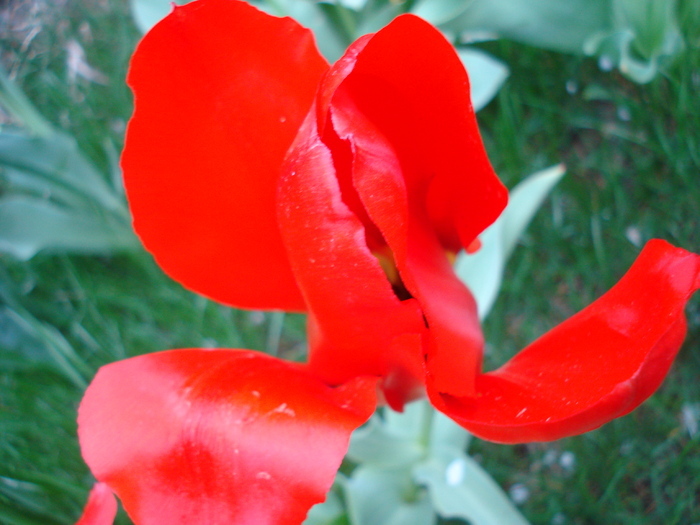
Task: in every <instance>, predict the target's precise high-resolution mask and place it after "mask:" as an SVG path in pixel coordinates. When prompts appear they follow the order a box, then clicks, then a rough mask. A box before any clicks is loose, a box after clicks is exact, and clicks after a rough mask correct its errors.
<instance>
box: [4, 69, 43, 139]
mask: <svg viewBox="0 0 700 525" xmlns="http://www.w3.org/2000/svg"><path fill="white" fill-rule="evenodd" d="M0 105H1V106H2V107H4V108H5V109H6V110H7V111H9V112H10V114H11V115H12V116H14V117H15V118H16V119H17V120H19V121H20V122H21V123H22V124H24V125H25V126H26V127H27V129H29V131H30V132H31V133H32V134H34V135H37V136H47V135H50V134H51V133H53V128H52V126H51V124H50V123H49V122H48V121H47V120H46V119H44V117H42V116H41V114H40V113H39V112H38V111H37V110H36V108H35V107H34V106H33V105H32V103H31V102H30V101H29V99H28V98H27V97H26V95H25V94H24V93H23V92H22V90H21V89H19V88H18V87H17V85H16V84H15V83H14V82H12V81H10V79H9V78H8V76H7V74H6V73H5V69H4V68H3V67H2V66H0Z"/></svg>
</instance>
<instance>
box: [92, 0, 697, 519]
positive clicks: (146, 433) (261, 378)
mask: <svg viewBox="0 0 700 525" xmlns="http://www.w3.org/2000/svg"><path fill="white" fill-rule="evenodd" d="M128 81H129V84H130V86H131V87H132V88H133V90H134V93H135V112H134V116H133V118H132V120H131V122H130V124H129V128H128V131H127V137H126V147H125V150H124V155H123V158H122V166H123V170H124V177H125V183H126V188H127V193H128V199H129V203H130V205H131V210H132V213H133V216H134V227H135V229H136V231H137V232H138V234H139V235H140V237H141V239H142V241H143V243H144V244H145V246H146V248H147V249H148V250H149V251H150V252H151V253H152V254H153V255H154V256H155V258H156V260H157V261H158V263H159V264H160V265H161V267H162V268H163V269H164V270H165V271H166V272H167V273H168V274H169V275H171V276H172V277H173V278H174V279H175V280H177V281H179V282H180V283H182V284H183V285H184V286H186V287H188V288H190V289H192V290H194V291H197V292H199V293H202V294H204V295H206V296H207V297H210V298H212V299H214V300H216V301H219V302H222V303H225V304H228V305H233V306H236V307H240V308H250V309H270V310H287V311H297V312H306V313H307V314H308V319H309V347H310V355H309V362H308V363H307V364H297V363H290V362H286V361H282V360H279V359H277V358H273V357H270V356H267V355H264V354H261V353H257V352H253V351H249V350H203V349H187V350H171V351H167V352H162V353H156V354H150V355H144V356H140V357H135V358H132V359H128V360H126V361H122V362H118V363H114V364H110V365H107V366H105V367H103V368H102V369H101V370H100V371H99V372H98V374H97V376H96V377H95V379H94V381H93V383H92V384H91V386H90V387H89V388H88V390H87V393H86V394H85V398H84V400H83V402H82V404H81V406H80V411H79V436H80V443H81V447H82V451H83V455H84V457H85V460H86V461H87V463H88V465H89V466H90V468H91V470H92V472H93V473H94V475H95V477H96V478H97V479H98V480H99V481H100V482H101V483H102V484H104V485H102V484H101V485H98V487H99V488H100V490H99V491H98V492H97V493H95V494H93V498H91V503H94V505H93V506H92V509H93V510H92V512H93V515H95V516H97V515H98V514H99V513H98V512H97V511H96V510H95V508H96V507H99V506H100V503H99V502H100V501H106V502H107V503H106V504H105V505H109V506H110V507H109V508H110V509H111V510H110V511H109V512H107V514H111V515H113V514H114V511H113V501H110V500H111V497H110V496H109V494H108V491H107V496H105V491H106V489H105V488H104V487H105V486H107V487H109V489H111V491H113V492H114V493H116V494H117V495H118V496H119V498H120V499H121V501H122V503H123V505H124V507H125V509H126V510H127V512H128V513H129V514H130V516H131V517H132V519H133V520H134V521H135V522H136V523H137V524H139V525H147V524H157V525H162V524H165V523H167V524H169V525H172V524H206V525H217V524H222V525H223V524H227V525H230V524H240V525H268V524H275V525H278V524H299V523H301V522H302V521H303V519H304V517H305V515H306V513H307V511H308V509H309V508H310V507H311V505H313V504H314V503H317V502H320V501H322V500H323V499H324V495H325V493H326V491H327V490H328V489H329V487H330V486H331V484H332V482H333V478H334V475H335V472H336V470H337V468H338V466H339V465H340V462H341V460H342V458H343V455H344V453H345V451H346V449H347V444H348V439H349V437H350V434H351V432H352V431H353V430H354V429H355V428H357V427H358V426H360V425H361V424H362V423H363V422H365V421H366V420H367V419H368V418H369V416H370V415H371V414H372V412H373V411H374V409H375V407H376V405H377V402H378V401H379V402H386V403H388V404H389V405H390V406H391V407H393V408H395V409H398V410H400V409H401V408H402V407H403V405H404V404H405V403H406V402H408V401H410V400H413V399H416V398H418V397H420V396H424V395H426V394H427V396H428V397H429V398H430V400H431V402H432V403H433V405H434V406H435V407H436V408H437V409H438V410H440V411H442V412H444V413H445V414H447V415H448V416H450V417H451V418H452V419H454V420H455V421H456V422H457V423H459V424H460V425H462V426H463V427H464V428H466V429H467V430H469V431H470V432H472V433H473V434H476V435H477V436H480V437H482V438H484V439H488V440H492V441H496V442H500V443H521V442H527V441H546V440H553V439H558V438H562V437H565V436H570V435H573V434H578V433H581V432H586V431H588V430H591V429H594V428H597V427H599V426H600V425H602V424H604V423H606V422H607V421H610V420H611V419H613V418H616V417H619V416H622V415H624V414H626V413H628V412H630V411H631V410H632V409H634V408H635V407H636V406H638V405H639V404H640V403H641V402H642V401H644V399H646V398H647V397H648V396H649V395H651V394H652V392H654V390H655V389H656V388H657V387H658V386H659V384H660V383H661V381H662V380H663V378H664V376H665V375H666V373H667V371H668V369H669V367H670V365H671V363H672V361H673V358H674V356H675V354H676V352H677V351H678V349H679V347H680V345H681V343H682V341H683V338H684V335H685V330H686V323H685V318H684V314H683V309H684V306H685V303H686V302H687V300H688V299H689V298H690V296H691V295H692V294H693V292H694V291H695V290H697V289H698V288H699V287H700V256H697V255H694V254H692V253H689V252H687V251H684V250H682V249H679V248H675V247H673V246H671V245H669V244H667V243H666V242H663V241H652V242H650V243H649V244H648V245H647V246H646V247H645V248H644V250H643V251H642V253H641V254H640V256H639V258H638V259H637V261H636V262H635V263H634V265H633V266H632V268H631V269H630V270H629V272H628V273H627V274H626V275H625V276H624V277H623V278H622V280H621V281H620V282H619V283H618V284H617V285H615V287H614V288H613V289H612V290H610V291H609V292H608V293H606V294H605V295H604V296H603V297H602V298H600V299H599V300H597V301H596V302H594V303H593V304H591V305H590V306H589V307H587V308H586V309H584V310H583V311H581V312H579V313H578V314H576V315H575V316H573V317H572V318H571V319H569V320H567V321H565V322H564V323H562V324H561V325H559V326H558V327H556V328H554V329H553V330H552V331H550V332H549V333H547V334H545V335H544V336H543V337H541V338H540V339H538V340H537V341H535V342H534V343H532V344H531V345H530V346H528V347H527V348H525V349H524V350H522V351H521V352H520V353H519V354H518V355H516V356H515V357H514V358H513V359H511V360H510V361H509V362H508V363H506V364H505V365H504V366H502V367H501V368H499V369H498V370H495V371H492V372H487V373H484V372H482V353H483V336H482V332H481V329H480V326H479V322H478V318H477V310H476V304H475V302H474V299H473V298H472V295H471V294H470V292H469V290H468V289H467V288H466V287H465V285H464V284H462V282H461V281H460V280H459V279H458V278H457V277H456V275H455V274H454V272H453V270H452V265H451V261H452V259H453V256H454V254H456V253H457V252H458V251H459V250H460V249H462V248H463V247H469V246H470V245H472V243H474V242H475V240H476V239H477V236H478V235H479V234H480V233H481V232H482V231H483V230H484V229H485V228H486V227H487V226H488V225H489V224H491V223H492V222H493V221H494V220H495V219H496V218H497V217H498V215H499V214H500V212H501V211H502V210H503V208H504V206H505V205H506V200H507V193H506V190H505V188H504V187H503V185H502V184H501V183H500V182H499V180H498V178H497V177H496V176H495V174H494V173H493V170H492V168H491V165H490V164H489V161H488V159H487V157H486V154H485V151H484V148H483V145H482V142H481V138H480V136H479V132H478V128H477V124H476V120H475V116H474V112H473V109H472V106H471V103H470V98H469V81H468V78H467V73H466V72H465V70H464V67H463V66H462V64H461V62H460V60H459V58H458V56H457V54H456V53H455V51H454V49H453V48H452V46H451V45H450V44H449V42H447V41H446V40H445V38H444V37H443V36H442V35H441V34H440V32H439V31H437V30H436V29H435V28H433V27H432V26H430V25H429V24H428V23H426V22H425V21H423V20H421V19H419V18H417V17H415V16H412V15H404V16H400V17H398V18H397V19H395V20H394V21H393V22H391V23H390V24H389V25H388V26H387V27H385V28H384V29H382V30H380V31H379V32H377V33H376V34H373V35H366V36H364V37H362V38H360V39H358V40H357V41H356V42H355V43H353V44H352V45H351V46H350V48H349V49H348V50H347V52H346V53H345V55H344V56H343V57H342V58H341V59H340V60H339V61H338V62H336V63H335V64H333V65H329V64H328V63H327V62H326V61H325V60H324V59H323V58H322V57H321V55H320V54H319V52H318V51H317V49H316V47H315V45H314V40H313V37H312V35H311V33H310V32H309V31H308V30H306V29H304V28H302V27H300V26H299V25H298V24H297V23H296V22H295V21H293V20H291V19H289V18H275V17H272V16H269V15H267V14H265V13H262V12H260V11H258V10H257V9H255V8H253V7H251V6H250V5H248V4H245V3H243V2H241V1H238V0H199V1H197V2H193V3H191V4H188V5H186V6H184V7H175V8H174V11H173V12H172V13H171V14H170V15H169V16H168V17H167V18H166V19H165V20H163V21H162V22H161V23H159V24H158V25H157V26H156V27H154V28H153V29H152V30H151V31H150V32H149V33H148V34H147V35H146V37H145V38H144V39H143V41H142V42H141V43H140V45H139V46H138V49H137V50H136V52H135V54H134V57H133V60H132V63H131V69H130V72H129V78H128ZM83 519H84V521H83V523H84V524H86V525H87V524H88V523H93V524H96V523H107V522H109V520H110V518H109V517H107V518H105V517H96V518H94V519H93V520H92V521H91V520H90V518H86V517H84V518H83Z"/></svg>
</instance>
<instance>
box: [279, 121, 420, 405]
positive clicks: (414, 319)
mask: <svg viewBox="0 0 700 525" xmlns="http://www.w3.org/2000/svg"><path fill="white" fill-rule="evenodd" d="M279 202H280V205H279V210H278V211H279V223H280V228H281V230H282V235H283V238H284V240H285V243H286V245H287V250H288V252H289V257H290V260H291V262H292V266H293V269H294V273H295V276H296V278H297V281H298V282H299V284H300V287H301V289H302V292H303V294H304V298H305V300H306V302H307V304H308V305H309V310H310V312H311V315H310V334H309V346H310V357H309V366H310V367H311V369H312V370H313V371H314V373H316V374H318V375H319V376H320V377H322V378H324V379H325V380H326V381H328V382H330V383H334V384H335V383H342V382H344V381H347V380H348V379H350V378H352V377H355V376H357V375H365V374H369V375H377V376H382V377H384V378H385V381H384V384H383V389H384V392H385V394H386V395H387V398H388V401H389V402H390V403H391V404H392V406H394V407H397V408H398V407H400V406H402V404H403V403H404V402H405V401H406V400H408V399H412V398H415V397H416V396H417V395H418V394H420V393H422V384H423V374H424V373H423V365H422V362H423V352H422V344H421V334H422V333H423V332H424V330H425V327H424V324H423V318H422V315H421V312H420V310H419V308H418V305H417V303H416V301H415V300H408V301H400V300H399V299H398V298H397V297H396V295H395V294H394V292H393V291H392V289H391V285H390V283H389V281H388V280H387V278H386V275H385V274H384V272H383V270H382V268H381V266H380V265H379V262H378V261H377V259H376V258H375V257H374V255H372V253H371V252H370V250H369V248H368V247H367V243H366V239H365V229H364V227H363V224H362V222H361V221H360V219H358V217H357V216H356V215H355V214H354V213H352V211H351V210H350V209H349V208H348V206H347V205H346V204H345V202H344V201H343V196H342V192H341V189H340V186H339V182H338V179H337V177H336V171H335V167H334V164H333V158H332V156H331V152H330V151H329V149H328V147H327V146H326V145H325V144H324V143H323V142H322V141H321V139H320V138H319V136H318V134H317V130H316V124H315V118H314V116H313V114H310V116H309V118H308V119H307V120H306V121H305V122H304V125H303V126H302V128H301V131H300V133H299V136H298V137H297V140H296V142H295V144H294V146H293V147H292V148H291V150H290V153H289V156H288V158H287V162H286V165H285V169H284V174H283V176H282V179H281V182H280V193H279Z"/></svg>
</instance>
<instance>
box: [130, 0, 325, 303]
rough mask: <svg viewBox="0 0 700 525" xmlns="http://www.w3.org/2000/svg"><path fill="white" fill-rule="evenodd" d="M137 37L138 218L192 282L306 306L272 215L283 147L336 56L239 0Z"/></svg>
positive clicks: (223, 0) (134, 207) (133, 131)
mask: <svg viewBox="0 0 700 525" xmlns="http://www.w3.org/2000/svg"><path fill="white" fill-rule="evenodd" d="M174 9H175V10H174V12H173V13H172V14H171V15H169V16H168V17H167V18H166V19H165V20H163V21H162V22H161V23H159V24H158V25H157V26H156V27H154V28H153V30H151V32H149V33H148V34H147V35H146V36H145V37H144V39H143V41H142V42H141V43H140V44H139V46H138V49H137V51H136V53H135V54H134V57H133V60H132V63H131V69H130V72H129V78H128V81H129V84H130V85H131V86H132V88H133V90H134V93H135V104H136V109H135V112H134V117H133V118H132V120H131V122H130V124H129V128H128V130H127V136H126V145H125V150H124V155H123V157H122V167H123V170H124V178H125V183H126V188H127V194H128V197H129V203H130V205H131V211H132V213H133V215H134V227H135V229H136V231H137V232H138V234H139V235H140V237H141V239H142V240H143V242H144V244H145V245H146V248H147V249H148V250H149V251H151V252H152V253H153V254H154V255H155V257H156V259H157V261H158V263H159V264H160V265H161V266H162V267H163V269H164V270H165V271H166V272H167V273H168V274H169V275H171V276H172V277H173V278H174V279H176V280H178V281H179V282H181V283H182V284H184V285H185V286H186V287H188V288H191V289H193V290H195V291H197V292H200V293H203V294H204V295H207V296H209V297H211V298H213V299H216V300H218V301H221V302H224V303H227V304H232V305H236V306H240V307H246V308H280V309H287V310H303V309H304V304H303V301H302V299H301V296H300V294H299V291H298V288H297V286H296V283H295V281H294V278H293V276H292V274H291V270H290V267H289V263H288V262H287V258H286V254H285V252H284V248H283V246H282V241H281V239H280V234H279V229H278V227H277V224H276V215H275V192H276V188H277V179H278V175H279V169H280V165H281V163H282V160H283V158H284V155H285V152H286V151H287V149H288V148H289V146H290V145H291V143H292V140H293V139H294V136H295V134H296V132H297V130H298V128H299V126H300V124H301V122H302V120H303V119H304V116H305V115H306V113H307V111H308V110H309V107H310V106H311V103H312V100H313V96H314V93H315V91H316V87H317V84H318V82H319V79H320V78H321V75H322V74H323V72H324V71H325V70H326V69H327V67H328V65H327V63H326V62H325V60H324V59H323V58H322V57H321V56H320V55H319V53H318V51H317V50H316V47H315V45H314V41H313V36H312V35H311V33H310V32H309V31H308V30H306V29H304V28H302V27H301V26H299V25H298V24H297V23H296V22H295V21H293V20H291V19H289V18H283V19H282V18H275V17H272V16H270V15H267V14H265V13H262V12H260V11H258V10H257V9H255V8H253V7H251V6H250V5H248V4H246V3H244V2H239V1H236V0H199V1H198V2H193V3H191V4H188V5H186V6H183V7H175V8H174Z"/></svg>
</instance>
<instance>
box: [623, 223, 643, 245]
mask: <svg viewBox="0 0 700 525" xmlns="http://www.w3.org/2000/svg"><path fill="white" fill-rule="evenodd" d="M625 237H627V240H628V241H629V242H631V243H632V244H634V245H635V246H636V247H637V248H640V247H641V246H642V232H641V231H640V230H639V228H637V227H636V226H627V229H625Z"/></svg>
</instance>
